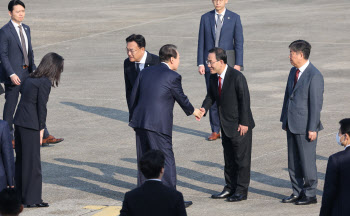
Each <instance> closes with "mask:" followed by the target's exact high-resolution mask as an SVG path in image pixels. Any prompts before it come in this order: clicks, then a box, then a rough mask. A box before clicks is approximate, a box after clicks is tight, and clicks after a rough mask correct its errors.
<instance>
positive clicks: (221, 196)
mask: <svg viewBox="0 0 350 216" xmlns="http://www.w3.org/2000/svg"><path fill="white" fill-rule="evenodd" d="M231 195H232V193H231V192H229V191H227V190H223V191H222V192H221V193H218V194H213V195H211V198H213V199H224V198H227V197H229V196H231Z"/></svg>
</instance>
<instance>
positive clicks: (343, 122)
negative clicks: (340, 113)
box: [339, 118, 350, 136]
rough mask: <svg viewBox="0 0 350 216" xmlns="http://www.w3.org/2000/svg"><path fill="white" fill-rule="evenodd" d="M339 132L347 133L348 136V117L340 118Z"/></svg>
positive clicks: (349, 131)
mask: <svg viewBox="0 0 350 216" xmlns="http://www.w3.org/2000/svg"><path fill="white" fill-rule="evenodd" d="M339 124H340V132H341V133H342V134H348V135H349V136H350V118H345V119H342V120H340V122H339Z"/></svg>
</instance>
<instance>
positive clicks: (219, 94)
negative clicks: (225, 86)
mask: <svg viewBox="0 0 350 216" xmlns="http://www.w3.org/2000/svg"><path fill="white" fill-rule="evenodd" d="M219 97H221V76H219Z"/></svg>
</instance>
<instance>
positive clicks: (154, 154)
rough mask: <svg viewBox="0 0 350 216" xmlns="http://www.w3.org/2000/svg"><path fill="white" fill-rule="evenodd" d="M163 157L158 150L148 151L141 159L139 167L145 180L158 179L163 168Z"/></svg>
mask: <svg viewBox="0 0 350 216" xmlns="http://www.w3.org/2000/svg"><path fill="white" fill-rule="evenodd" d="M164 163H165V157H164V154H163V152H161V151H160V150H150V151H148V152H147V153H146V154H144V155H143V156H142V157H141V160H140V163H139V166H140V170H141V172H142V174H143V175H144V176H145V177H146V178H147V179H153V178H158V177H159V175H160V171H161V170H162V168H164Z"/></svg>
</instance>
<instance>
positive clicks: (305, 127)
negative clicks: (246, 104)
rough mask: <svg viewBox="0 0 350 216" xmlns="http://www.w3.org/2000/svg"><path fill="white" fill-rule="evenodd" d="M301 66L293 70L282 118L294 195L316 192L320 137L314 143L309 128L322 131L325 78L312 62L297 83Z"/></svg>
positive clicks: (312, 195)
mask: <svg viewBox="0 0 350 216" xmlns="http://www.w3.org/2000/svg"><path fill="white" fill-rule="evenodd" d="M296 70H297V68H295V67H293V68H292V69H291V70H290V74H289V77H288V82H287V87H286V91H285V95H284V102H283V108H282V114H281V119H280V121H281V122H282V128H283V129H284V130H286V131H287V142H288V171H289V175H290V179H291V182H292V187H293V194H294V195H296V196H299V195H300V194H301V193H302V192H303V193H305V195H306V196H308V197H314V196H315V195H316V187H317V168H316V144H317V139H316V140H314V141H312V142H310V140H309V138H308V131H316V132H318V131H320V130H322V129H323V126H322V124H321V121H320V117H321V110H322V104H323V91H324V81H323V76H322V74H321V73H320V71H319V70H318V69H317V68H316V67H315V66H314V65H313V64H311V63H310V64H309V65H308V66H307V68H306V69H305V71H304V72H303V73H302V75H301V76H300V78H299V80H298V82H297V84H296V85H295V87H294V88H293V86H294V77H295V73H296Z"/></svg>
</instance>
